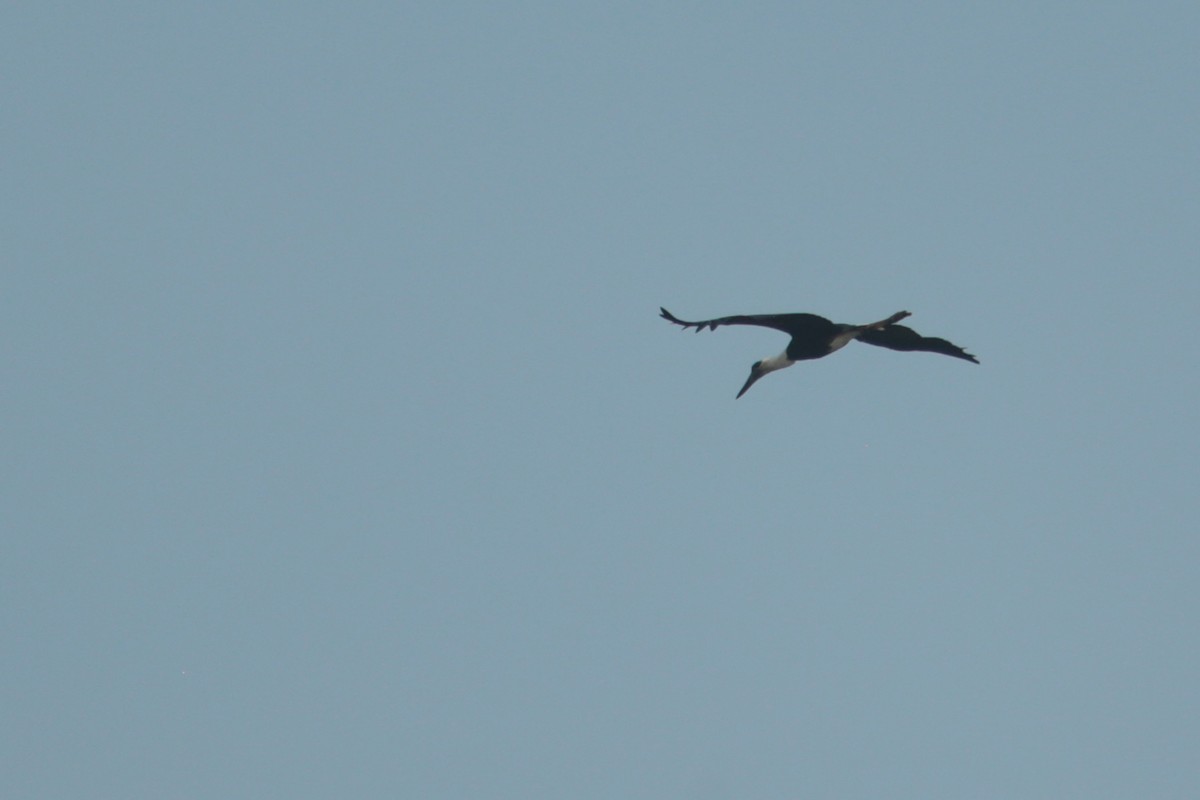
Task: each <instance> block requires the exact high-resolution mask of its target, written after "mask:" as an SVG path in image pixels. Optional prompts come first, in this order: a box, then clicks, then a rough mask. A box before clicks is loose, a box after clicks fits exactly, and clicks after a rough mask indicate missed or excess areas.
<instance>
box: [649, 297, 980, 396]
mask: <svg viewBox="0 0 1200 800" xmlns="http://www.w3.org/2000/svg"><path fill="white" fill-rule="evenodd" d="M658 310H659V311H661V312H662V314H661V316H662V318H663V319H665V320H667V321H668V322H673V323H675V324H676V325H680V326H682V327H683V328H684V329H685V330H686V329H688V328H695V329H696V333H699V332H700V331H702V330H704V329H705V328H708V329H709V330H710V331H712V330H716V329H717V328H718V327H719V326H721V325H757V326H759V327H762V328H774V329H775V330H777V331H783V332H784V333H786V334H789V335H790V336H791V337H792V340H791V341H790V342H788V346H787V348H786V349H785V350H784V351H783V352H782V353H780V354H779V355H777V356H772V357H770V358H764V359H762V360H761V361H755V362H754V366H752V367H750V377H749V378H747V379H746V384H745V385H744V386H743V387H742V390H741V391H740V392H738V393H737V396H738V397H741V396H742V395H744V394H745V393H746V391H747V390H748V389H749V388H750V387H751V386H753V385H754V382H755V381H757V380H758V379H759V378H761V377H762V376H763V375H766V374H767V373H768V372H774V371H775V370H778V369H783V368H784V367H790V366H791V365H792V364H795V363H796V362H797V361H808V360H811V359H814V358H822V357H824V356H827V355H829V354H830V353H832V352H833V351H835V350H840V349H841V348H843V347H845V346H846V345H847V344H849V343H850V342H851V341H853V340H855V339H858V340H859V341H860V342H866V343H867V344H873V345H876V346H878V347H886V348H888V349H889V350H923V351H925V352H928V353H941V354H942V355H946V356H954V357H955V358H961V359H963V360H965V361H971V362H973V363H975V364H978V363H979V359H978V358H976V357H975V356H973V355H971V354H970V353H968V352H967V351H966V350H963V349H962V348H961V347H959V346H958V345H956V344H952V343H950V342H948V341H946V340H945V339H939V338H937V337H935V336H922V335H921V334H919V333H917V332H916V331H914V330H913V329H912V328H906V327H904V326H903V325H897V324H896V323H897V322H899V321H900V320H902V319H904V318H905V317H911V316H912V314H910V313H908V312H907V311H897V312H896V313H895V314H892V315H891V316H890V317H888V318H887V319H881V320H879V322H872V323H870V324H868V325H844V324H842V323H838V322H831V321H830V320H827V319H825V318H824V317H819V316H817V315H816V314H742V315H738V316H732V317H718V318H716V319H706V320H702V321H700V322H686V321H684V320H681V319H679V318H678V317H676V316H675V315H674V314H672V313H671V312H670V311H667V310H666V309H665V308H661V307H660V308H659V309H658Z"/></svg>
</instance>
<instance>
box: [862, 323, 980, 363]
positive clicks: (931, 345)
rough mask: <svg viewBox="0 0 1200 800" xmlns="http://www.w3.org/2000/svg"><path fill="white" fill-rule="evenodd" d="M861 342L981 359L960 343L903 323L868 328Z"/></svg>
mask: <svg viewBox="0 0 1200 800" xmlns="http://www.w3.org/2000/svg"><path fill="white" fill-rule="evenodd" d="M858 340H859V341H860V342H866V343H867V344H873V345H876V346H878V347H886V348H888V349H889V350H923V351H925V352H927V353H941V354H942V355H944V356H954V357H955V358H961V359H965V360H966V361H973V362H975V363H976V364H978V363H979V359H978V358H976V357H975V356H973V355H971V354H970V353H968V352H967V351H966V350H963V349H962V348H961V347H959V346H958V345H956V344H954V343H952V342H948V341H946V340H945V339H939V338H937V337H936V336H922V335H921V334H919V333H917V332H916V331H914V330H913V329H912V328H906V327H904V326H903V325H889V326H887V327H886V328H883V329H881V330H877V331H872V330H866V331H863V332H862V333H860V334H859V335H858Z"/></svg>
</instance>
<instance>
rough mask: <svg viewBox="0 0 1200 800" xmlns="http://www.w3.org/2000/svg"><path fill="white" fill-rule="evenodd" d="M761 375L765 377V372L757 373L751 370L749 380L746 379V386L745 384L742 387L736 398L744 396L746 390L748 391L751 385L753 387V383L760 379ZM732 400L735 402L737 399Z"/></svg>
mask: <svg viewBox="0 0 1200 800" xmlns="http://www.w3.org/2000/svg"><path fill="white" fill-rule="evenodd" d="M763 375H766V373H765V372H759V371H758V370H753V369H752V370H750V377H749V378H746V384H745V386H743V387H742V390H741V391H740V392H738V393H737V396H738V397H741V396H742V395H744V394H745V393H746V391H747V390H748V389H749V388H750V387H751V386H753V385H754V382H755V381H756V380H758V379H759V378H761V377H762V376H763ZM734 399H735V400H736V399H737V398H736V397H735V398H734Z"/></svg>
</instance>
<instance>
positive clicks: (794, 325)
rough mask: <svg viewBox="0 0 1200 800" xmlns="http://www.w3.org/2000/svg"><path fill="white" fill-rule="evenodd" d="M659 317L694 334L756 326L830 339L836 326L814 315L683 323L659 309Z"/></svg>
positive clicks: (768, 315)
mask: <svg viewBox="0 0 1200 800" xmlns="http://www.w3.org/2000/svg"><path fill="white" fill-rule="evenodd" d="M658 310H659V311H661V312H662V313H661V314H660V315H659V316H661V317H662V318H663V319H665V320H667V321H668V322H674V323H675V324H676V325H682V326H683V327H684V328H695V329H696V333H699V332H700V331H702V330H704V329H705V328H708V329H709V330H710V331H712V330H716V329H717V327H718V326H721V325H757V326H759V327H760V328H774V329H775V330H777V331H783V332H784V333H790V334H791V335H792V336H796V335H797V334H801V333H812V334H822V335H828V336H830V337H831V338H832V336H833V335H834V333H836V330H837V326H836V325H834V324H833V323H832V322H830V321H829V320H827V319H825V318H824V317H818V316H817V315H816V314H741V315H738V316H733V317H717V318H716V319H706V320H702V321H700V322H685V321H684V320H681V319H679V318H678V317H676V316H675V315H674V314H672V313H671V312H670V311H667V310H666V309H665V308H659V309H658Z"/></svg>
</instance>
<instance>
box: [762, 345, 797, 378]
mask: <svg viewBox="0 0 1200 800" xmlns="http://www.w3.org/2000/svg"><path fill="white" fill-rule="evenodd" d="M795 363H796V362H795V361H792V360H791V359H790V358H788V357H787V351H786V350H785V351H783V352H782V353H780V354H779V355H777V356H771V357H770V358H764V359H763V360H762V363H761V364H759V369H761V370H762V371H763V373H767V372H774V371H775V370H777V369H783V368H784V367H790V366H791V365H792V364H795Z"/></svg>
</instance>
